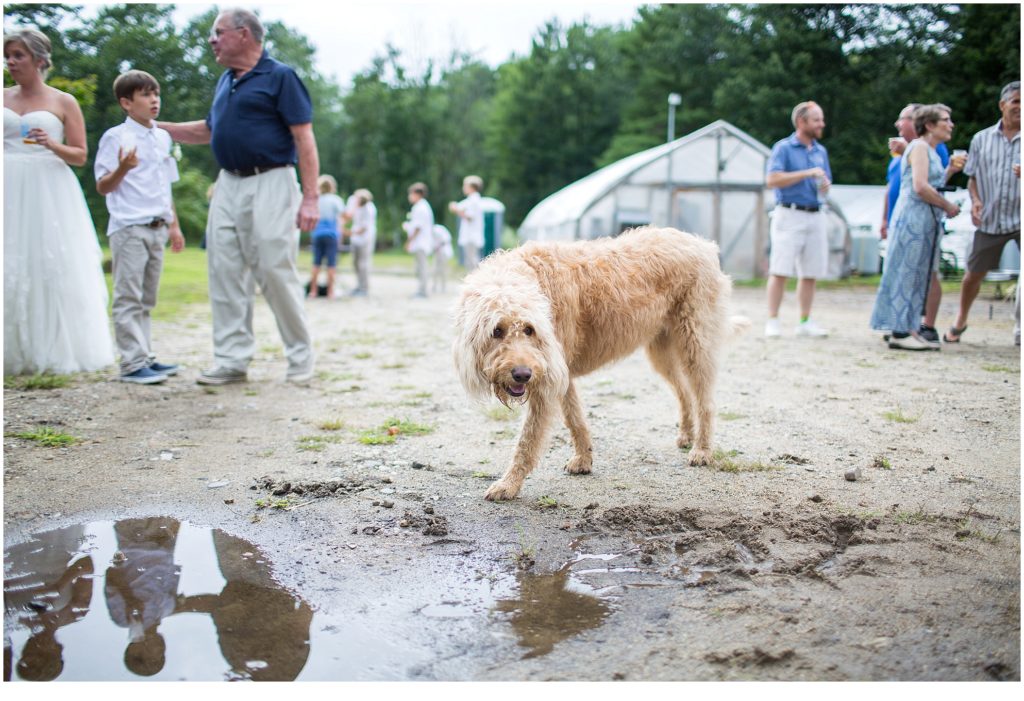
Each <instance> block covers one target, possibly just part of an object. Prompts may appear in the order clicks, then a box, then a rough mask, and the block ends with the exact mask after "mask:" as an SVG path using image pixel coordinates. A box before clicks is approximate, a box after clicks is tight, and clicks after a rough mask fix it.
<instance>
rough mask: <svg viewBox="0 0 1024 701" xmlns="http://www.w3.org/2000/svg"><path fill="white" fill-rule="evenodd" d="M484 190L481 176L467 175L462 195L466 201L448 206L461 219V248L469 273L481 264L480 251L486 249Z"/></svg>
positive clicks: (463, 182)
mask: <svg viewBox="0 0 1024 701" xmlns="http://www.w3.org/2000/svg"><path fill="white" fill-rule="evenodd" d="M483 189H484V181H483V179H481V178H480V176H478V175H467V176H466V177H465V178H463V179H462V194H464V195H465V196H466V199H464V200H462V201H461V202H452V203H450V204H449V205H448V209H449V210H450V211H451V212H452V213H454V214H456V215H458V217H459V246H460V247H461V248H462V263H463V264H464V265H465V266H466V270H467V271H473V270H474V269H475V268H476V266H477V264H478V263H480V250H481V249H482V248H483V247H484V208H483V202H482V201H481V200H482V198H481V197H480V191H481V190H483Z"/></svg>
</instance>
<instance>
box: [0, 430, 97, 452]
mask: <svg viewBox="0 0 1024 701" xmlns="http://www.w3.org/2000/svg"><path fill="white" fill-rule="evenodd" d="M5 435H8V436H13V437H14V438H21V439H22V440H26V441H33V442H35V443H38V444H39V445H42V446H46V447H47V448H63V447H65V446H69V445H74V444H75V443H77V442H78V441H79V439H78V438H77V437H75V436H72V435H71V434H70V433H64V432H63V431H58V430H57V429H55V428H53V427H51V426H40V427H39V428H34V429H32V430H31V431H21V432H20V433H8V434H5Z"/></svg>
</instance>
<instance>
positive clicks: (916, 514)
mask: <svg viewBox="0 0 1024 701" xmlns="http://www.w3.org/2000/svg"><path fill="white" fill-rule="evenodd" d="M934 520H935V517H934V516H932V515H930V514H926V513H925V512H924V507H922V506H919V507H917V511H900V512H899V513H897V514H896V523H900V524H906V525H908V526H916V525H918V524H921V523H931V522H932V521H934Z"/></svg>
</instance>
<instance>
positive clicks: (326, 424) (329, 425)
mask: <svg viewBox="0 0 1024 701" xmlns="http://www.w3.org/2000/svg"><path fill="white" fill-rule="evenodd" d="M316 427H317V428H319V429H320V430H321V431H340V430H341V429H343V428H345V422H344V421H342V420H341V419H325V420H323V421H321V422H319V423H318V424H317V425H316Z"/></svg>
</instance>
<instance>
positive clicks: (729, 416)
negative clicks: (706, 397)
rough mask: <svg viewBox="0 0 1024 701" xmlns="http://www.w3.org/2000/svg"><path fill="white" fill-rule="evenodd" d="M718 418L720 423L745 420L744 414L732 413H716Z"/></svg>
mask: <svg viewBox="0 0 1024 701" xmlns="http://www.w3.org/2000/svg"><path fill="white" fill-rule="evenodd" d="M718 418H720V419H721V420H722V421H738V420H739V419H745V418H747V415H746V414H737V413H735V412H732V411H720V412H718Z"/></svg>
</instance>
